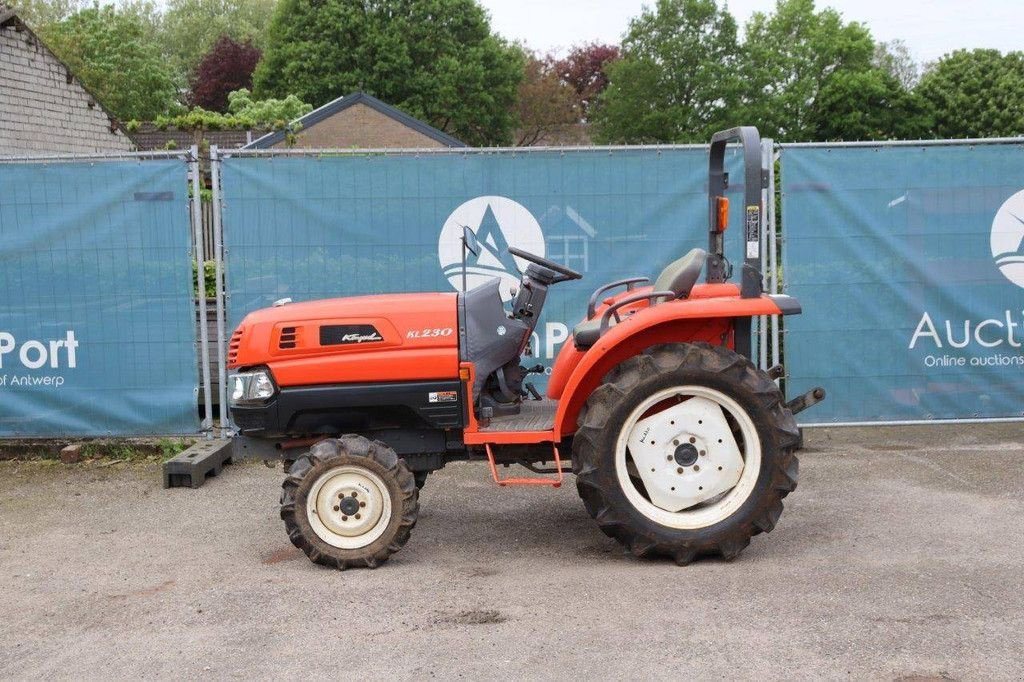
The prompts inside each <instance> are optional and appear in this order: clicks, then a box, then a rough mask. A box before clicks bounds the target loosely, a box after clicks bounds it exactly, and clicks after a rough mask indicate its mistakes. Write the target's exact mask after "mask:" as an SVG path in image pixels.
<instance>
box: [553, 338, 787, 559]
mask: <svg viewBox="0 0 1024 682" xmlns="http://www.w3.org/2000/svg"><path fill="white" fill-rule="evenodd" d="M798 436H799V433H798V430H797V427H796V422H795V420H794V419H793V415H792V414H791V413H790V412H789V410H787V409H786V408H785V406H784V404H783V397H782V394H781V392H780V391H779V389H778V387H777V386H776V385H775V383H774V382H772V380H771V379H770V378H769V377H768V375H767V374H765V373H764V372H761V371H759V370H758V369H757V368H755V367H754V366H753V365H752V364H751V363H750V361H749V360H747V359H746V358H744V357H743V356H741V355H738V354H737V353H735V352H733V351H731V350H729V349H727V348H723V347H716V346H710V345H707V344H682V343H679V344H665V345H661V346H655V347H653V348H650V349H648V350H647V351H645V352H644V353H642V354H640V355H637V356H635V357H633V358H630V359H628V360H626V361H624V362H623V363H622V364H620V365H619V366H617V367H616V368H615V369H613V370H612V371H611V372H610V373H609V374H608V376H607V377H605V382H604V384H603V385H602V386H600V387H599V388H598V389H597V390H595V391H594V393H593V394H592V395H591V396H590V398H589V399H588V401H587V404H586V406H585V407H584V409H583V411H582V412H581V414H580V419H579V430H578V431H577V433H576V435H575V437H574V439H573V469H574V472H575V473H576V476H577V478H576V485H577V489H578V491H579V494H580V497H582V498H583V502H584V505H585V506H586V508H587V511H588V512H589V513H590V515H591V516H593V517H594V518H595V519H596V520H597V522H598V524H599V525H600V526H601V529H602V530H603V531H604V532H605V533H606V534H607V535H609V536H611V537H614V538H615V539H617V540H619V541H620V542H622V543H623V544H624V545H625V546H626V547H628V548H629V549H630V550H631V551H632V552H633V553H634V554H636V555H637V556H668V557H671V558H673V559H675V561H676V562H677V563H679V564H686V563H689V562H690V561H691V560H693V559H694V558H696V557H698V556H701V555H713V554H717V555H720V556H722V557H724V558H726V559H732V558H734V557H735V556H737V555H738V554H739V553H740V552H741V551H742V550H743V548H744V547H746V546H747V544H749V542H750V537H751V536H752V535H755V534H757V533H760V532H768V531H771V530H772V529H773V528H774V527H775V523H776V521H777V520H778V518H779V515H780V514H781V513H782V499H783V498H784V497H785V496H786V495H787V494H788V493H789V492H791V491H792V490H794V489H795V488H796V479H797V460H796V457H795V456H794V454H793V451H794V448H795V447H796V445H797V444H798Z"/></svg>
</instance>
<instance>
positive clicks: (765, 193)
mask: <svg viewBox="0 0 1024 682" xmlns="http://www.w3.org/2000/svg"><path fill="white" fill-rule="evenodd" d="M771 165H772V145H771V140H761V171H762V173H766V172H767V171H768V169H769V168H770V167H771ZM771 193H772V188H771V186H768V187H764V186H763V184H762V187H761V207H762V208H761V263H762V267H766V266H767V265H768V259H769V254H768V240H769V236H768V235H769V234H770V233H771V231H772V230H773V227H772V223H771V219H770V218H769V216H768V202H769V201H770V200H771ZM770 277H771V273H770V272H769V273H768V276H767V277H765V278H764V279H766V280H769V281H770V279H769V278H770ZM769 291H771V289H769ZM757 341H758V343H757V351H758V352H757V355H758V365H757V366H758V367H760V368H761V369H765V370H766V369H768V316H767V315H760V316H758V318H757Z"/></svg>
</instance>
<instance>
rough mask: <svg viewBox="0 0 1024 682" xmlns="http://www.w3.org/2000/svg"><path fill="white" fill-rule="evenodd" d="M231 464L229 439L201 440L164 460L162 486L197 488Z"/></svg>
mask: <svg viewBox="0 0 1024 682" xmlns="http://www.w3.org/2000/svg"><path fill="white" fill-rule="evenodd" d="M225 464H231V441H230V440H201V441H199V442H198V443H196V444H195V445H193V446H192V447H190V448H189V449H188V450H185V451H184V452H182V453H181V454H179V455H177V456H175V457H174V458H172V459H169V460H167V461H166V462H164V488H198V487H199V486H201V485H202V484H203V483H206V479H207V478H209V477H210V476H217V475H218V474H220V472H221V470H222V469H223V468H224V465H225Z"/></svg>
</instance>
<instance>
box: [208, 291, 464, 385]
mask: <svg viewBox="0 0 1024 682" xmlns="http://www.w3.org/2000/svg"><path fill="white" fill-rule="evenodd" d="M457 302H458V297H457V295H456V294H454V293H452V294H434V293H424V294H383V295H376V296H355V297H351V298H334V299H326V300H321V301H310V302H307V303H289V304H286V305H282V306H276V307H273V308H263V309H262V310H256V311H254V312H252V313H250V314H249V315H247V316H246V318H245V319H244V320H242V323H241V324H240V325H239V327H238V329H237V330H236V331H235V334H234V335H233V336H232V341H231V347H230V349H229V357H228V360H229V366H230V367H250V366H254V365H266V366H268V367H270V369H271V371H272V373H273V375H274V379H275V381H277V383H278V385H279V386H305V385H314V384H333V383H355V382H360V381H374V382H387V381H416V380H421V379H457V378H458V376H459V348H458V346H459V337H458V334H459V329H458V312H457V308H458V303H457Z"/></svg>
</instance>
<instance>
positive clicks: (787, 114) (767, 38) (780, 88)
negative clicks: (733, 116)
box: [743, 0, 875, 141]
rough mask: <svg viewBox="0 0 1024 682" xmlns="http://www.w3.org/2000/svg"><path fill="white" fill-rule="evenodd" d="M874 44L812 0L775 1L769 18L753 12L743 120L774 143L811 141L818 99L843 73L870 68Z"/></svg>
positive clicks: (867, 35)
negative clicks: (756, 126)
mask: <svg viewBox="0 0 1024 682" xmlns="http://www.w3.org/2000/svg"><path fill="white" fill-rule="evenodd" d="M874 49H875V46H874V41H873V40H872V39H871V34H870V33H869V32H868V30H867V29H866V28H865V27H863V26H862V25H860V24H857V23H844V22H843V20H842V17H841V16H840V15H839V13H838V12H836V11H835V10H833V9H824V10H821V11H820V12H819V11H815V7H814V0H778V2H777V4H776V6H775V12H774V13H772V14H763V13H761V12H757V13H755V14H754V15H753V16H752V17H751V19H750V22H749V23H748V24H747V27H746V42H745V43H744V46H743V51H744V59H743V63H744V68H743V74H744V80H745V82H746V85H747V92H746V103H745V107H744V114H745V116H744V118H745V119H746V120H749V121H753V122H754V123H756V124H757V125H758V126H759V127H760V128H761V132H762V133H763V134H764V135H766V136H771V137H774V138H775V139H777V140H787V141H796V140H810V139H813V137H814V134H815V119H816V118H817V114H816V113H815V107H816V102H817V99H818V95H819V93H820V92H821V90H822V88H823V87H824V85H825V83H826V82H827V81H828V79H829V78H830V77H831V76H832V75H833V74H834V73H836V72H839V71H842V70H848V71H864V70H867V69H869V68H871V59H872V56H873V54H874Z"/></svg>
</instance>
